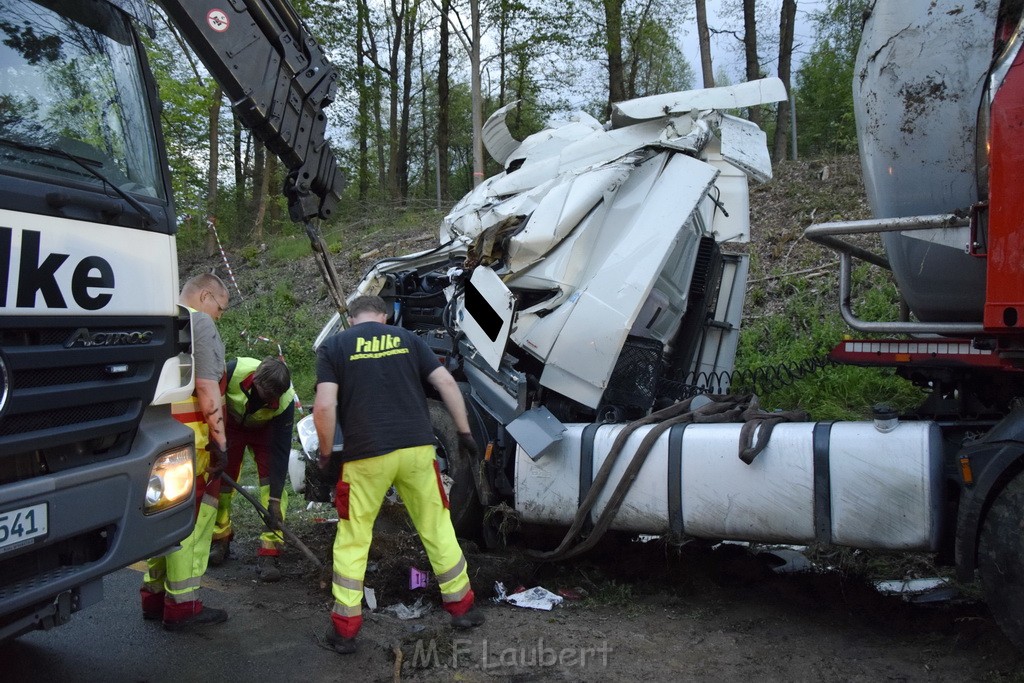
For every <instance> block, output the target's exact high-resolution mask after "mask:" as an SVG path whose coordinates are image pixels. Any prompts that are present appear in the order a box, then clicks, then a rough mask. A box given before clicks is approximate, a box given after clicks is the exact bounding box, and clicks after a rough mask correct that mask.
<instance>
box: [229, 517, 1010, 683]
mask: <svg viewBox="0 0 1024 683" xmlns="http://www.w3.org/2000/svg"><path fill="white" fill-rule="evenodd" d="M239 504H244V503H239ZM236 510H238V507H237V505H236ZM332 514H333V509H331V508H329V507H327V506H324V507H323V508H320V509H317V510H312V511H305V510H302V511H299V512H297V513H293V514H292V516H291V520H290V523H291V526H292V528H293V529H294V530H295V531H296V533H298V534H299V536H300V538H302V539H303V540H304V542H305V543H306V544H307V545H308V546H309V547H310V549H311V550H312V551H313V552H314V554H315V555H317V557H319V558H321V560H322V561H323V562H324V563H325V565H329V562H330V554H331V544H332V542H333V534H334V527H335V525H334V523H333V522H332V521H322V519H323V518H327V519H328V520H330V515H332ZM255 536H256V531H255V526H254V525H248V524H245V523H244V522H243V523H241V524H239V526H238V531H237V536H236V542H235V543H234V544H233V546H232V559H229V560H228V561H227V562H226V563H225V564H224V565H222V566H221V567H217V568H211V569H210V571H209V576H210V577H211V578H212V579H214V581H215V583H216V584H218V585H220V586H224V585H231V584H234V585H252V583H251V582H252V580H253V579H254V578H255V574H256V569H255V554H256V541H255ZM557 540H558V539H557V538H556V536H554V535H552V534H551V533H539V532H529V533H523V534H520V535H519V537H518V538H517V539H516V541H515V542H514V543H513V544H512V545H510V546H508V547H505V548H502V549H500V550H492V551H485V550H482V549H480V548H479V547H478V546H477V545H476V544H474V543H472V542H470V541H463V550H464V552H465V554H466V556H467V559H468V562H469V566H470V576H471V580H472V583H473V587H474V590H475V592H476V595H477V601H478V604H479V605H481V606H482V609H483V610H484V613H485V615H486V617H487V622H486V623H485V624H484V625H483V626H481V627H479V628H477V629H473V630H472V631H469V632H460V631H454V630H453V629H452V628H451V627H450V625H449V623H448V617H447V615H446V614H445V613H444V612H443V611H442V610H441V606H440V604H441V603H440V597H439V594H438V591H437V584H436V582H435V581H433V579H432V578H431V580H430V581H429V582H428V585H427V586H426V587H425V588H420V589H410V588H409V569H410V568H411V567H415V568H418V569H420V570H424V571H429V569H430V566H429V563H428V562H427V559H426V556H425V553H424V552H423V549H422V546H421V545H420V543H419V540H418V538H417V536H416V535H415V533H414V532H413V531H412V529H411V528H410V525H409V524H408V522H407V520H406V516H405V512H404V509H402V508H401V506H400V505H396V504H391V503H385V507H384V509H383V511H382V513H381V516H380V518H379V520H378V525H377V529H376V534H375V540H374V544H373V547H372V548H371V552H370V567H369V571H368V572H367V575H366V581H365V583H366V585H367V586H369V587H371V588H373V589H374V592H375V596H376V601H377V609H376V610H375V611H370V610H369V609H367V608H364V618H365V622H364V626H363V630H362V632H361V634H360V641H361V646H360V649H359V651H358V652H357V653H356V654H354V655H351V656H347V657H345V658H344V659H341V656H340V655H339V666H340V665H344V671H345V672H346V676H349V675H350V676H353V677H354V678H353V679H352V680H379V681H384V680H408V681H485V680H486V681H493V680H500V681H563V680H568V681H592V680H614V681H633V680H644V679H647V680H655V681H665V680H682V679H698V680H703V679H724V680H739V679H752V678H753V679H758V680H765V679H766V680H863V681H878V680H904V681H925V680H927V681H961V680H997V679H998V680H1024V658H1022V657H1021V656H1020V655H1019V654H1017V653H1016V652H1015V651H1014V649H1013V647H1012V645H1011V644H1010V643H1009V642H1008V641H1007V640H1006V639H1005V638H1004V637H1003V636H1002V634H1001V633H1000V632H999V630H998V628H997V627H996V626H995V624H994V623H993V621H992V619H991V618H990V616H989V615H988V613H987V611H986V609H985V607H984V604H983V603H981V602H979V601H977V600H974V599H971V598H970V597H968V596H964V595H962V594H961V595H959V596H958V597H956V598H954V599H952V600H950V601H945V602H940V603H936V604H932V605H915V604H911V603H909V602H906V601H904V600H902V599H900V598H898V597H890V596H885V595H882V594H880V593H879V592H877V591H876V590H875V589H874V588H873V587H872V586H871V585H870V584H869V583H868V582H867V581H865V580H864V579H862V578H858V577H856V576H851V575H850V574H848V573H846V572H844V571H839V570H830V569H826V568H819V569H817V570H815V571H809V572H805V573H798V574H777V573H775V572H774V571H773V570H772V568H771V565H772V564H773V563H772V562H771V561H770V559H771V558H770V556H767V555H763V554H761V555H755V554H754V550H757V549H754V550H752V549H750V548H747V547H744V546H739V545H731V544H725V545H717V546H712V545H708V544H700V543H688V544H686V545H682V546H672V545H668V544H666V543H664V542H663V541H661V540H654V541H650V542H647V543H643V542H639V541H635V540H630V539H628V538H625V537H622V536H614V537H611V538H607V539H605V540H604V541H603V542H602V544H601V545H600V546H599V547H598V548H597V549H595V550H594V551H592V552H591V553H590V554H589V555H587V556H586V557H584V558H581V559H579V560H576V561H571V562H563V563H558V564H544V563H538V562H535V561H533V560H531V559H530V558H529V557H528V556H527V554H526V553H527V546H529V545H534V546H535V547H538V548H550V547H552V546H553V545H555V544H556V543H557ZM281 567H282V569H283V572H284V575H285V577H284V579H283V580H282V581H281V582H280V583H278V584H275V585H274V586H273V587H271V586H267V587H265V588H263V589H261V590H260V591H259V592H258V595H261V596H263V597H262V598H259V600H261V601H263V602H261V604H255V603H254V604H253V605H252V607H254V608H265V607H268V606H272V607H273V608H274V609H277V610H280V611H282V613H287V614H288V615H289V620H290V621H301V620H302V619H303V618H305V617H310V616H312V617H314V623H317V619H318V618H322V622H319V623H322V624H323V630H326V629H327V627H328V624H329V617H328V615H329V610H330V607H331V605H332V603H333V601H332V598H331V596H330V594H329V590H330V589H329V588H321V585H320V579H321V576H322V575H321V574H320V573H319V572H318V570H316V569H315V568H314V567H313V565H312V564H311V563H310V562H309V561H308V560H306V559H305V558H304V557H302V555H301V554H300V553H299V552H298V551H296V550H294V549H287V550H286V551H285V554H284V555H283V557H282V559H281ZM895 570H896V566H895V565H894V571H895ZM892 578H900V577H899V576H898V575H893V577H892ZM497 582H501V583H502V584H503V585H504V587H505V589H506V590H507V591H508V592H509V593H511V592H513V591H515V590H517V589H520V588H532V587H534V586H543V587H545V588H547V589H548V590H550V591H552V592H556V593H560V594H563V595H565V596H567V598H566V599H565V600H564V601H563V603H562V604H561V605H558V606H556V607H555V608H554V609H553V610H552V611H539V610H531V609H525V608H517V607H512V606H510V605H508V604H507V603H502V604H498V603H495V602H494V600H493V598H494V597H495V586H496V583H497ZM211 583H213V582H211ZM256 594H257V593H253V594H251V595H256ZM271 594H273V595H274V600H273V605H270V604H269V603H267V602H266V601H267V599H268V598H267V596H268V595H271ZM236 599H237V598H236ZM417 600H419V601H421V603H422V604H425V605H427V606H429V608H430V611H429V612H428V613H427V614H425V615H424V616H422V617H420V618H417V619H411V620H401V619H398V618H396V617H395V616H394V615H393V614H390V613H388V612H387V611H386V609H385V608H387V607H389V606H393V605H396V604H403V605H406V606H410V607H411V606H413V605H414V604H415V603H416V601H417ZM242 601H243V602H244V601H245V599H244V598H242ZM317 615H320V616H319V617H318V616H317ZM319 635H322V634H321V633H320V632H318V633H316V634H312V637H313V638H316V637H317V636H319ZM325 680H332V679H325Z"/></svg>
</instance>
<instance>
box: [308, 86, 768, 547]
mask: <svg viewBox="0 0 1024 683" xmlns="http://www.w3.org/2000/svg"><path fill="white" fill-rule="evenodd" d="M785 98H786V91H785V88H784V87H783V85H782V83H781V81H779V80H778V79H774V78H773V79H764V80H760V81H754V82H749V83H743V84H740V85H736V86H730V87H723V88H711V89H705V90H693V91H687V92H681V93H673V94H668V95H659V96H654V97H646V98H642V99H637V100H632V101H628V102H622V103H619V104H616V105H614V107H613V109H612V116H611V121H610V122H609V123H607V124H605V125H602V124H601V123H599V122H598V121H597V120H595V119H594V118H592V117H590V116H588V115H586V114H583V113H579V114H576V115H575V116H574V117H573V118H572V119H571V120H569V121H568V122H566V123H564V124H562V125H559V126H555V127H552V128H549V129H546V130H543V131H541V132H538V133H535V134H533V135H531V136H529V137H528V138H527V139H526V140H523V141H522V142H518V141H516V140H514V139H513V138H512V136H511V135H510V134H509V132H508V129H507V128H506V126H505V115H506V113H507V112H508V111H509V110H510V109H511V107H512V106H514V105H509V106H508V107H505V108H504V109H502V110H499V111H498V112H496V113H495V114H494V115H493V116H491V117H490V119H489V120H488V122H487V124H486V125H485V127H484V139H485V144H486V147H487V149H488V151H489V153H490V154H491V156H492V157H494V158H495V159H496V160H497V161H498V162H500V163H501V164H502V166H503V167H504V169H505V170H504V171H503V172H502V173H499V174H497V175H495V176H493V177H491V178H489V179H487V180H486V181H485V182H483V183H482V184H481V185H479V186H478V187H477V188H476V189H474V190H473V191H472V192H471V193H470V194H468V195H467V196H466V197H464V198H463V199H462V200H461V201H460V202H459V203H458V204H457V205H456V206H455V207H454V208H453V209H452V211H451V212H450V213H449V215H448V216H447V217H445V219H444V220H443V223H442V225H441V229H440V245H439V246H438V247H436V248H434V249H430V250H427V251H424V252H420V253H416V254H410V255H407V256H400V257H394V258H388V259H384V260H382V261H380V262H378V263H376V264H375V265H374V266H373V267H371V268H370V269H369V271H368V272H367V274H366V275H365V277H364V278H363V280H362V281H361V282H360V284H359V286H358V288H357V291H356V292H355V293H354V294H353V295H352V296H357V295H360V294H379V295H380V296H382V297H383V298H384V299H385V300H386V301H387V302H388V303H389V305H390V306H391V307H392V315H391V321H392V322H393V323H394V324H396V325H401V326H403V327H406V328H408V329H413V330H416V331H418V332H419V333H421V334H422V335H423V337H424V339H425V340H426V341H427V342H428V344H429V345H430V346H431V347H432V348H433V349H434V350H435V351H436V353H437V354H438V357H439V358H441V359H442V360H443V362H445V363H446V365H447V366H448V367H449V368H450V369H451V370H452V371H453V373H454V374H455V376H456V378H457V379H458V380H459V381H460V382H461V383H462V386H463V387H464V391H465V393H466V394H467V403H468V405H469V410H470V417H471V422H472V424H473V429H474V434H475V436H476V438H477V441H478V442H479V443H481V444H487V451H488V459H487V465H486V468H487V475H486V476H476V475H477V474H478V470H479V469H480V468H478V467H477V466H476V463H469V462H462V457H461V456H460V454H459V453H458V447H457V440H456V439H455V434H454V431H453V429H452V428H451V427H450V425H436V427H437V428H436V430H435V431H436V432H437V434H438V443H439V455H440V458H441V461H442V465H443V469H444V470H445V473H446V475H447V476H448V478H449V483H451V485H452V490H451V491H450V498H451V501H452V515H453V520H454V521H455V523H456V526H457V528H460V527H461V528H460V530H463V531H465V530H467V528H468V527H470V526H471V525H474V524H477V523H478V522H479V515H478V513H477V512H476V511H477V510H478V509H479V503H480V502H481V501H482V502H484V503H485V504H489V503H494V502H497V500H512V499H514V498H515V494H516V489H517V488H520V489H522V486H521V484H516V483H514V482H516V477H517V466H516V464H515V462H516V459H517V458H518V457H528V458H534V459H535V458H538V457H539V456H540V455H541V454H542V453H544V452H545V451H546V450H550V447H552V445H553V444H554V443H556V442H558V441H560V440H561V439H562V436H563V434H568V433H569V432H570V431H571V430H569V428H568V425H572V424H575V425H580V424H609V425H610V424H614V423H621V422H623V421H626V420H631V419H635V418H638V417H640V416H643V415H645V414H647V413H649V412H650V411H651V410H652V409H655V408H658V407H662V406H664V405H669V404H671V403H674V402H675V401H678V400H679V399H681V398H684V397H686V396H688V395H690V394H691V393H692V385H693V384H695V383H697V382H696V381H695V378H698V377H700V376H702V374H703V375H708V374H711V373H722V372H728V371H731V370H732V367H733V360H734V356H735V350H736V345H737V341H738V332H739V324H740V316H741V312H742V308H743V298H744V290H745V282H746V276H747V256H746V255H745V254H743V253H738V252H739V251H740V250H734V252H736V253H729V252H728V249H723V246H727V245H729V244H740V243H744V242H746V241H747V240H748V239H749V235H750V229H749V207H748V178H750V177H752V178H754V179H757V180H767V179H769V178H770V177H771V163H770V160H769V157H768V150H767V146H766V141H765V135H764V133H763V132H762V131H761V130H760V129H759V128H758V127H757V126H756V125H754V124H752V123H750V122H748V121H746V120H743V119H740V118H737V117H736V116H733V115H730V114H728V113H727V112H728V111H733V110H740V109H743V108H746V107H750V106H754V105H759V104H767V103H772V102H777V101H780V100H783V99H785ZM341 325H342V321H341V320H340V318H339V316H338V315H335V316H334V318H333V319H332V320H331V321H330V323H329V324H328V325H327V326H326V327H325V328H324V329H323V331H322V332H321V334H320V337H319V338H318V339H317V342H316V343H317V345H319V343H320V342H321V341H322V340H323V339H324V338H326V337H327V336H329V335H331V334H334V333H336V332H337V331H339V330H340V329H341ZM435 412H436V415H435V417H436V418H437V419H438V420H441V421H444V420H445V416H444V414H443V413H444V411H443V410H438V411H435ZM307 450H310V451H313V450H315V449H312V448H308V449H307ZM518 469H519V470H520V474H521V473H522V472H524V471H526V468H523V467H519V468H518ZM485 479H486V481H485ZM661 479H662V484H664V475H662V477H661ZM575 484H576V485H578V482H576V483H575ZM527 488H528V487H527ZM524 493H525V490H524ZM636 493H637V495H640V496H645V495H647V494H645V493H644V492H642V491H638V492H636ZM307 496H310V493H309V492H307ZM310 497H315V496H310ZM526 504H527V506H528V507H530V508H531V509H533V510H536V509H538V506H537V505H536V504H535V502H528V503H526ZM516 507H520V506H518V505H517V506H516ZM566 514H571V510H570V511H567V512H566ZM527 517H529V514H527ZM663 518H664V519H665V520H667V515H663ZM637 524H639V525H640V526H645V527H646V522H642V521H641V522H638V521H637V520H630V518H629V512H628V510H623V511H622V514H621V518H620V519H619V520H618V521H617V525H619V526H624V527H626V528H630V527H636V526H637ZM666 524H667V522H665V524H661V525H659V526H660V527H664V526H665V525H666ZM644 530H647V531H650V532H658V531H662V530H664V529H663V528H658V529H649V528H645V529H644Z"/></svg>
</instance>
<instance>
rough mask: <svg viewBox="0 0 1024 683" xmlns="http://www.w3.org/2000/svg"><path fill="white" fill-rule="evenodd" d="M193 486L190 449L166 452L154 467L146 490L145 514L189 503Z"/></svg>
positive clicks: (192, 460) (192, 454) (192, 466)
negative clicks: (186, 501) (185, 502)
mask: <svg viewBox="0 0 1024 683" xmlns="http://www.w3.org/2000/svg"><path fill="white" fill-rule="evenodd" d="M194 486H195V453H194V451H193V449H192V447H191V446H184V447H182V448H178V449H175V450H173V451H167V452H166V453H164V454H163V455H161V456H160V457H159V458H157V459H156V462H155V463H154V464H153V468H152V469H151V470H150V471H149V486H147V487H146V507H145V509H144V510H143V512H145V514H147V515H148V514H152V513H154V512H159V511H160V510H166V509H167V508H170V507H174V506H175V505H178V504H179V503H181V502H183V501H185V500H188V498H189V496H191V495H192V488H193V487H194Z"/></svg>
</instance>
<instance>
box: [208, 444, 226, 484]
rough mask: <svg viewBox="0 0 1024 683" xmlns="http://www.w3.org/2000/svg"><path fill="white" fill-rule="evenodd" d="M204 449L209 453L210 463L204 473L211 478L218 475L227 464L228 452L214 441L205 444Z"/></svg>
mask: <svg viewBox="0 0 1024 683" xmlns="http://www.w3.org/2000/svg"><path fill="white" fill-rule="evenodd" d="M206 451H207V452H208V453H209V454H210V464H209V465H207V466H206V473H207V474H209V475H210V478H211V479H213V478H214V477H219V476H220V473H221V472H223V471H224V468H225V467H227V466H228V452H227V451H225V450H224V449H223V448H221V447H220V446H218V445H217V442H216V441H211V442H210V443H208V444H206Z"/></svg>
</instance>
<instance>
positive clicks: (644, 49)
mask: <svg viewBox="0 0 1024 683" xmlns="http://www.w3.org/2000/svg"><path fill="white" fill-rule="evenodd" d="M645 10H646V8H645ZM673 11H674V10H673ZM672 25H673V24H672V23H671V22H670V21H666V20H664V19H658V18H656V17H651V16H650V15H649V14H647V12H646V11H644V12H641V11H639V8H632V9H631V10H630V11H629V12H627V13H626V14H625V16H624V17H623V33H624V34H625V35H627V36H628V38H629V41H628V43H627V44H626V45H625V46H624V49H623V52H624V53H625V54H624V55H623V61H624V62H625V64H626V74H625V78H626V97H627V98H630V99H632V98H636V97H647V96H648V95H659V94H662V93H669V92H677V91H680V90H689V89H690V88H692V87H693V83H694V80H695V74H694V71H693V67H692V66H691V65H690V63H689V62H688V61H687V60H686V57H685V56H684V55H683V51H682V50H681V49H680V48H679V41H678V40H677V38H676V36H674V35H673V34H672V33H671V32H670V31H669V30H668V28H667V27H670V26H672Z"/></svg>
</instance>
